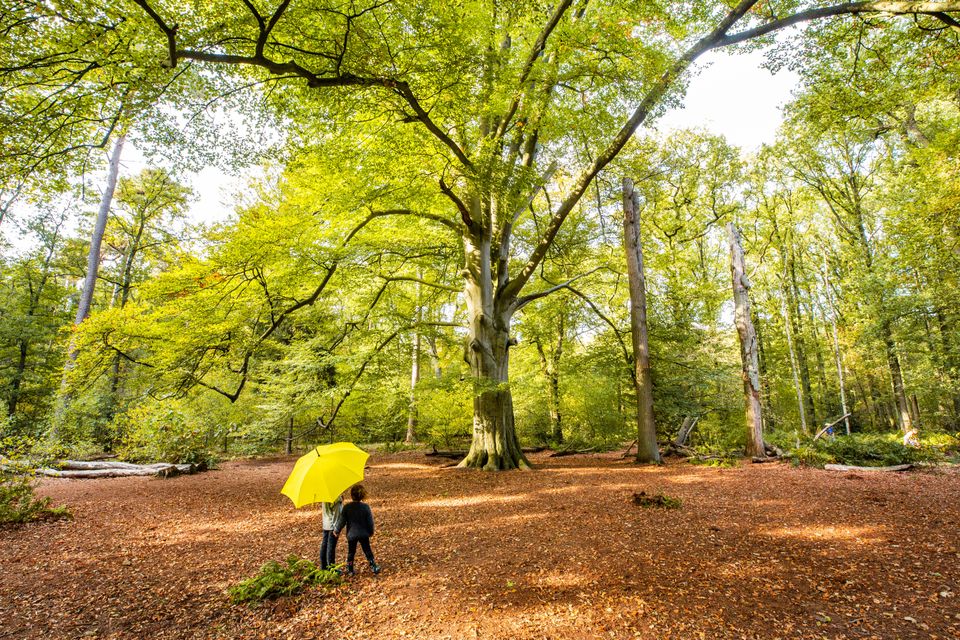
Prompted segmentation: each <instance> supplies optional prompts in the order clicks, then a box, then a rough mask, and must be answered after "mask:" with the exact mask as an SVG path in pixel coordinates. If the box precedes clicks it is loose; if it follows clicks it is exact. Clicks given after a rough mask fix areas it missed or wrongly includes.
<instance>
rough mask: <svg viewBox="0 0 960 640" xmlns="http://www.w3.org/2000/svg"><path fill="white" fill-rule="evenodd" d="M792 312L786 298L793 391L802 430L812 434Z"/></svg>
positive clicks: (785, 310)
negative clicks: (799, 366) (791, 320)
mask: <svg viewBox="0 0 960 640" xmlns="http://www.w3.org/2000/svg"><path fill="white" fill-rule="evenodd" d="M789 316H790V312H789V311H788V309H787V301H786V296H784V301H783V329H784V332H785V333H786V334H787V351H788V352H789V354H790V371H791V373H792V374H793V389H794V391H795V393H796V394H797V411H798V412H799V413H800V428H801V429H802V430H803V432H804V433H810V428H809V427H808V426H807V413H806V409H805V407H804V402H803V388H802V387H801V386H800V375H799V373H798V371H797V356H796V353H795V352H794V349H793V331H792V330H791V328H790V326H791V324H792V323H791V322H790V318H789Z"/></svg>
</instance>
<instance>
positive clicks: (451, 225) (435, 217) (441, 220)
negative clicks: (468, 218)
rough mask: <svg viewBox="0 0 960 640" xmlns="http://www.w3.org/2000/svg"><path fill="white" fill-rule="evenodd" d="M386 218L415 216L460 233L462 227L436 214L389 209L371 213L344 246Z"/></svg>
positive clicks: (350, 235) (349, 236) (352, 232)
mask: <svg viewBox="0 0 960 640" xmlns="http://www.w3.org/2000/svg"><path fill="white" fill-rule="evenodd" d="M385 216H413V217H415V218H423V219H424V220H431V221H433V222H437V223H439V224H442V225H443V226H445V227H447V228H448V229H452V230H453V231H456V232H457V233H460V227H458V226H457V224H456V223H455V222H452V221H451V220H448V219H447V218H444V217H443V216H440V215H437V214H435V213H425V212H422V211H413V210H412V209H387V210H384V211H371V212H370V214H369V215H368V216H367V217H366V218H365V219H364V220H363V222H361V223H360V224H359V225H357V227H356V228H354V230H353V231H351V232H350V233H349V234H348V235H347V238H346V239H345V240H344V241H343V245H344V246H346V245H347V244H348V243H349V242H350V241H351V240H352V239H353V237H354V236H355V235H357V234H358V233H360V231H361V230H362V229H363V228H364V227H365V226H367V224H369V223H370V222H372V221H373V220H376V219H377V218H382V217H385Z"/></svg>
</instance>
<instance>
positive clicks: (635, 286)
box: [623, 178, 660, 463]
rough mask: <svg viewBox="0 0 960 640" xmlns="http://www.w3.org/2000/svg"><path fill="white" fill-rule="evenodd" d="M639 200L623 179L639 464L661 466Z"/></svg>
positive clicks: (631, 183)
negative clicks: (658, 464)
mask: <svg viewBox="0 0 960 640" xmlns="http://www.w3.org/2000/svg"><path fill="white" fill-rule="evenodd" d="M639 209H640V196H639V194H638V193H637V192H636V191H635V190H634V188H633V181H632V180H630V179H629V178H624V179H623V244H624V249H626V252H627V277H628V280H629V287H630V334H631V336H632V338H633V366H634V371H635V372H636V375H635V377H634V384H635V385H636V389H637V462H643V463H650V462H653V463H658V462H660V449H659V448H658V447H657V425H656V423H655V422H654V416H653V380H652V379H651V377H650V346H649V342H648V339H647V292H646V283H645V281H644V275H643V247H642V246H641V243H640V212H639Z"/></svg>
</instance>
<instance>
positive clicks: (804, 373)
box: [785, 244, 818, 433]
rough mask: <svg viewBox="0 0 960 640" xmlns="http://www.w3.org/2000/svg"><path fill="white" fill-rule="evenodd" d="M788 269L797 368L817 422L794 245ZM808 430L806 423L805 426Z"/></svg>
mask: <svg viewBox="0 0 960 640" xmlns="http://www.w3.org/2000/svg"><path fill="white" fill-rule="evenodd" d="M787 269H788V274H787V275H788V277H789V282H787V283H785V284H786V287H785V288H786V293H787V302H788V303H789V305H790V313H789V314H788V315H789V322H790V326H791V328H792V329H793V342H794V348H795V350H796V357H797V370H798V372H799V373H800V385H801V386H802V388H803V398H802V400H803V403H804V406H805V407H806V415H807V416H809V417H810V419H811V420H813V423H814V424H816V423H817V422H818V420H817V408H816V405H814V402H813V387H812V386H811V384H810V365H809V364H808V362H807V344H806V339H805V338H804V335H803V322H802V318H801V306H800V288H799V287H798V286H797V266H796V257H795V256H794V247H793V246H792V244H791V246H790V247H789V248H788V259H787ZM803 431H804V433H806V432H807V427H806V424H804V428H803Z"/></svg>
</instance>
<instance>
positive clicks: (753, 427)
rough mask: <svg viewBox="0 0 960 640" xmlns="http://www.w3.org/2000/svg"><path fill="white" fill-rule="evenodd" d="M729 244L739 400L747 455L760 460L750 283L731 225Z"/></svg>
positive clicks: (763, 452)
mask: <svg viewBox="0 0 960 640" xmlns="http://www.w3.org/2000/svg"><path fill="white" fill-rule="evenodd" d="M727 237H728V239H729V240H730V273H731V276H732V279H733V302H734V307H735V314H734V320H735V322H736V325H737V334H738V335H739V337H740V360H741V362H742V363H743V374H742V375H743V396H744V400H745V401H746V422H747V451H746V453H747V455H748V456H756V457H761V458H762V457H764V456H765V455H766V447H765V446H764V443H763V411H762V410H761V407H760V365H759V363H758V359H757V333H756V331H755V330H754V328H753V321H752V320H751V319H750V295H749V291H750V280H749V279H748V278H747V272H746V264H745V261H744V258H743V246H742V245H741V244H740V233H739V232H738V231H737V228H736V227H735V226H734V224H733V223H732V222H729V223H727Z"/></svg>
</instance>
